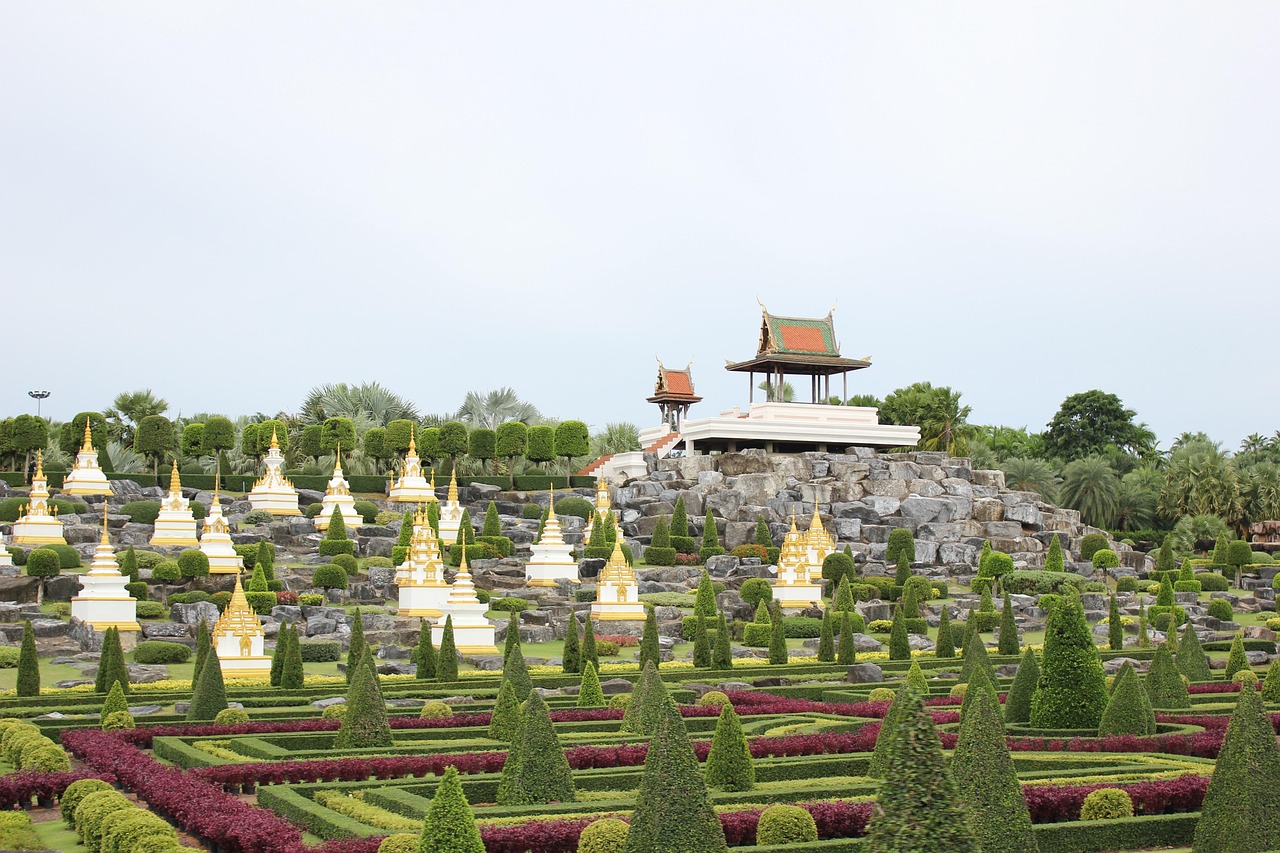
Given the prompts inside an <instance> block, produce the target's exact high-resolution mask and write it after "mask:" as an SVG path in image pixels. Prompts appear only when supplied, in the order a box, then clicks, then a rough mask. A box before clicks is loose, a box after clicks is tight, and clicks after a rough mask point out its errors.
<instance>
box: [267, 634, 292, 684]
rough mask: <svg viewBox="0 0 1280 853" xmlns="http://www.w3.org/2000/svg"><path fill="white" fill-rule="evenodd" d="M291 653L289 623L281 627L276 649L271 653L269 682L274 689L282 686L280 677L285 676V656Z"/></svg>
mask: <svg viewBox="0 0 1280 853" xmlns="http://www.w3.org/2000/svg"><path fill="white" fill-rule="evenodd" d="M288 653H289V623H288V622H285V623H284V624H283V625H281V626H280V631H279V633H277V634H276V648H275V651H273V652H272V653H271V674H270V676H269V677H268V679H267V681H268V682H269V683H270V684H271V686H272V687H279V686H280V677H281V676H282V675H284V656H285V655H286V654H288Z"/></svg>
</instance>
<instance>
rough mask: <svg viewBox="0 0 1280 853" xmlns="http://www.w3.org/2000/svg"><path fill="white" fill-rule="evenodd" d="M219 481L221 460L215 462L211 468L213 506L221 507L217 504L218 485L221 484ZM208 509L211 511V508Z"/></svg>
mask: <svg viewBox="0 0 1280 853" xmlns="http://www.w3.org/2000/svg"><path fill="white" fill-rule="evenodd" d="M221 480H222V460H221V459H219V460H218V461H217V463H216V464H215V465H214V466H213V503H214V506H222V504H220V503H218V484H219V483H220V482H221ZM210 509H213V507H210Z"/></svg>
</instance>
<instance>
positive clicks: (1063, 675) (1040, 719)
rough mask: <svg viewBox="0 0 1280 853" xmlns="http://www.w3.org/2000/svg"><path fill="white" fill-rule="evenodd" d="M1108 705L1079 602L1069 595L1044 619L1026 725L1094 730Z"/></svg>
mask: <svg viewBox="0 0 1280 853" xmlns="http://www.w3.org/2000/svg"><path fill="white" fill-rule="evenodd" d="M1106 705H1107V683H1106V676H1105V675H1103V672H1102V662H1101V661H1100V660H1099V659H1098V650H1097V648H1096V647H1095V646H1094V644H1093V637H1092V635H1091V634H1090V633H1089V624H1088V623H1087V622H1086V621H1085V618H1084V608H1083V607H1082V606H1081V604H1080V599H1079V598H1077V597H1075V596H1068V597H1067V598H1065V599H1063V601H1062V603H1061V604H1059V605H1058V606H1057V607H1055V608H1054V609H1053V612H1052V613H1051V614H1049V624H1048V627H1047V628H1046V629H1045V644H1044V663H1043V664H1042V666H1041V669H1040V683H1039V685H1038V686H1037V687H1036V692H1035V696H1033V697H1032V699H1031V725H1033V726H1035V727H1036V728H1045V729H1096V728H1097V727H1098V724H1099V723H1101V722H1102V713H1103V711H1104V710H1105V709H1106Z"/></svg>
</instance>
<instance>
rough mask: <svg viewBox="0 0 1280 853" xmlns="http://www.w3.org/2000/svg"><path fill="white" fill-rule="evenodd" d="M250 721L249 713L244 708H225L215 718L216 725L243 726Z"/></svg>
mask: <svg viewBox="0 0 1280 853" xmlns="http://www.w3.org/2000/svg"><path fill="white" fill-rule="evenodd" d="M247 722H249V715H248V714H247V713H246V712H245V711H244V709H243V708H223V709H222V710H221V711H219V712H218V715H217V716H216V717H214V718H213V724H214V725H215V726H242V725H244V724H245V723H247Z"/></svg>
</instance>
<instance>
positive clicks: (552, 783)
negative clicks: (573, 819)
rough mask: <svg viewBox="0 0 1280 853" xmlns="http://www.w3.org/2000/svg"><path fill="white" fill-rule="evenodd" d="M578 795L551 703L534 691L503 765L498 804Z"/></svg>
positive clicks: (522, 803) (572, 798) (569, 798)
mask: <svg viewBox="0 0 1280 853" xmlns="http://www.w3.org/2000/svg"><path fill="white" fill-rule="evenodd" d="M517 651H518V650H517ZM576 799H577V797H576V796H575V794H574V789H573V774H572V771H570V769H569V762H568V760H567V759H566V758H565V755H564V749H563V748H562V747H561V745H560V738H559V737H558V736H557V735H556V731H555V727H554V726H553V725H552V724H551V714H550V712H549V711H548V710H547V703H546V701H545V700H544V699H543V698H542V696H541V694H538V693H533V694H530V696H529V700H528V702H526V703H525V704H524V710H523V711H522V712H521V714H520V727H519V731H518V732H517V734H516V739H515V740H513V741H512V744H511V749H510V750H508V752H507V761H506V763H505V764H504V765H503V768H502V781H501V782H500V784H499V786H498V804H499V805H503V806H530V805H541V804H544V803H572V802H574V801H575V800H576Z"/></svg>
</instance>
